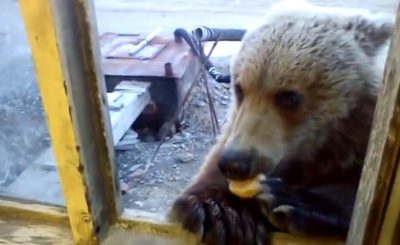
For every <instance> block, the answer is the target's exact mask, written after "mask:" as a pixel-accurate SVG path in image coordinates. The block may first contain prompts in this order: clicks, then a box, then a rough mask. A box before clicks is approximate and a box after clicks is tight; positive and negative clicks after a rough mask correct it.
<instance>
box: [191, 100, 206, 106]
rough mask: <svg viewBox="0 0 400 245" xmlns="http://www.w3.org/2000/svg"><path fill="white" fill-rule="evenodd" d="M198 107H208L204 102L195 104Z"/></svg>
mask: <svg viewBox="0 0 400 245" xmlns="http://www.w3.org/2000/svg"><path fill="white" fill-rule="evenodd" d="M193 104H194V105H195V106H196V107H205V106H206V105H207V103H206V102H204V101H196V102H194V103H193Z"/></svg>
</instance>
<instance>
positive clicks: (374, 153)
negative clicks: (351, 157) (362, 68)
mask: <svg viewBox="0 0 400 245" xmlns="http://www.w3.org/2000/svg"><path fill="white" fill-rule="evenodd" d="M399 14H400V9H398V11H397V20H396V24H395V28H394V29H395V32H394V35H393V38H392V42H391V46H390V50H389V57H388V60H387V64H386V67H385V78H384V85H383V88H382V90H381V93H380V95H379V98H378V102H377V108H376V111H375V117H374V123H373V128H372V132H371V136H370V141H369V149H368V153H367V156H366V159H365V166H364V169H363V174H362V177H361V180H360V186H359V191H358V194H357V199H356V205H355V208H354V213H353V218H352V222H351V228H350V232H349V235H348V239H347V244H348V245H367V244H371V245H376V244H377V242H378V240H379V233H380V231H381V229H382V224H383V221H384V220H383V219H384V214H385V210H386V208H387V204H388V203H387V199H388V195H389V193H390V191H391V189H392V188H393V180H394V175H395V173H396V169H398V167H399V150H400V120H399V119H400V56H399V52H400V18H399ZM393 218H395V217H393Z"/></svg>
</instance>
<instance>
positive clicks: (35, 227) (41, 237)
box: [0, 220, 75, 245]
mask: <svg viewBox="0 0 400 245" xmlns="http://www.w3.org/2000/svg"><path fill="white" fill-rule="evenodd" d="M0 244H10V245H15V244H20V245H24V244H26V245H28V244H29V245H45V244H48V245H50V244H57V245H73V244H75V243H74V241H73V239H72V236H71V232H70V230H69V229H68V226H55V225H51V226H50V225H44V224H33V223H27V222H20V221H10V220H7V221H5V220H0Z"/></svg>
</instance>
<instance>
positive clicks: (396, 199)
mask: <svg viewBox="0 0 400 245" xmlns="http://www.w3.org/2000/svg"><path fill="white" fill-rule="evenodd" d="M395 175H396V177H395V180H394V181H393V185H392V189H391V192H390V196H389V198H388V205H387V210H386V214H385V216H384V219H383V224H382V229H381V232H380V234H379V240H378V245H397V244H400V234H399V231H400V167H397V171H396V173H395Z"/></svg>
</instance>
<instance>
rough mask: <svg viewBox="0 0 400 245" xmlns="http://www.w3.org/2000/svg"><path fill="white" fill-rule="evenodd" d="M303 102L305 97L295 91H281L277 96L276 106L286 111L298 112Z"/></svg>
mask: <svg viewBox="0 0 400 245" xmlns="http://www.w3.org/2000/svg"><path fill="white" fill-rule="evenodd" d="M302 101H303V95H302V94H300V93H299V92H297V91H294V90H283V91H279V92H278V93H277V94H276V96H275V104H276V105H277V106H279V107H280V108H282V109H284V110H290V111H292V110H296V109H297V108H298V107H299V106H300V104H301V102H302Z"/></svg>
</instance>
